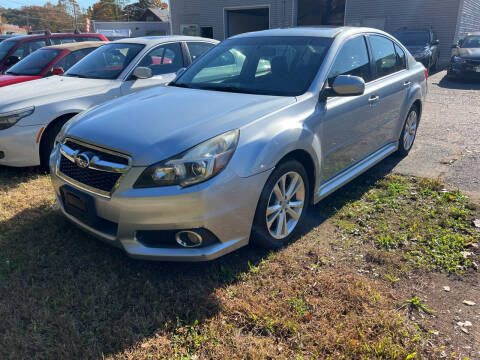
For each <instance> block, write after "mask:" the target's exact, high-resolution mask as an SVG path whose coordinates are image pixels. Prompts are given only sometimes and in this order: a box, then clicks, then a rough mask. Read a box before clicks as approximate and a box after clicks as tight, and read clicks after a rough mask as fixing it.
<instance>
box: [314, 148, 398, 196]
mask: <svg viewBox="0 0 480 360" xmlns="http://www.w3.org/2000/svg"><path fill="white" fill-rule="evenodd" d="M397 149H398V143H397V142H395V143H390V144H387V145H385V146H384V147H382V148H380V149H378V150H377V151H375V152H374V153H373V154H371V155H368V156H367V157H366V158H364V159H363V160H360V161H359V162H357V163H356V164H354V165H352V166H350V167H349V168H348V169H346V170H344V171H343V172H341V173H340V174H338V175H337V176H335V177H333V178H332V179H330V180H328V181H327V182H325V183H323V184H321V185H320V186H319V188H318V189H317V191H316V192H315V196H314V199H313V201H314V203H315V204H316V203H317V202H319V201H320V200H322V199H323V198H325V197H326V196H328V195H330V194H331V193H332V192H334V191H335V190H338V189H339V188H341V187H342V186H343V185H345V184H346V183H348V182H350V181H351V180H353V179H355V178H356V177H357V176H359V175H361V174H362V173H364V172H365V171H367V170H368V169H370V168H371V167H372V166H374V165H376V164H378V163H379V162H380V161H382V160H383V159H385V158H386V157H387V156H389V155H390V154H393V153H394V152H395V151H397Z"/></svg>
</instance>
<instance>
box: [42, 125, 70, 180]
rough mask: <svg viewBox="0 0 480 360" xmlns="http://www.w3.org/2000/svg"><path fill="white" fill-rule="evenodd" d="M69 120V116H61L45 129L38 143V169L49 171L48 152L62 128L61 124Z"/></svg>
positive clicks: (50, 150)
mask: <svg viewBox="0 0 480 360" xmlns="http://www.w3.org/2000/svg"><path fill="white" fill-rule="evenodd" d="M68 120H69V118H63V119H59V120H57V121H55V122H54V123H53V124H52V125H51V126H49V127H48V128H47V130H45V132H44V133H43V136H42V142H41V143H40V169H41V170H42V171H45V172H49V166H48V164H49V161H50V153H51V152H52V150H53V145H54V142H55V138H56V137H57V135H58V133H59V132H60V130H61V129H62V126H63V125H64V124H65V123H66V122H67V121H68Z"/></svg>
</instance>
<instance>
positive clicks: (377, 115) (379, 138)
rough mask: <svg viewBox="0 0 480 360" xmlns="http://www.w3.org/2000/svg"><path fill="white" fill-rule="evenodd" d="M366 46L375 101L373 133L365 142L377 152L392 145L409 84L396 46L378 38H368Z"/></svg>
mask: <svg viewBox="0 0 480 360" xmlns="http://www.w3.org/2000/svg"><path fill="white" fill-rule="evenodd" d="M368 42H369V44H370V47H371V54H372V60H373V63H374V78H373V81H372V83H371V89H372V91H373V95H374V96H376V97H377V101H376V102H375V104H374V107H373V109H372V110H373V114H372V116H373V118H372V126H373V131H372V132H371V133H370V134H369V136H367V138H366V140H367V141H368V142H369V143H370V144H372V147H373V148H374V149H378V148H380V147H382V146H383V145H386V144H388V143H390V142H392V141H396V136H397V134H395V131H396V128H397V126H398V121H401V120H402V119H400V116H401V109H402V108H403V104H404V102H405V100H406V96H407V92H408V89H409V88H410V87H411V86H412V81H411V79H410V73H409V72H408V70H407V66H406V59H405V53H404V52H403V50H402V49H401V48H400V46H398V45H397V44H395V43H394V42H393V41H392V40H390V39H389V38H387V37H385V36H382V35H369V36H368Z"/></svg>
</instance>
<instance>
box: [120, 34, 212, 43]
mask: <svg viewBox="0 0 480 360" xmlns="http://www.w3.org/2000/svg"><path fill="white" fill-rule="evenodd" d="M171 41H206V42H210V43H212V44H217V43H218V42H219V41H218V40H214V39H209V38H202V37H198V36H183V35H167V36H143V37H136V38H125V39H120V40H115V41H112V42H113V43H129V44H143V45H153V44H161V43H163V42H171Z"/></svg>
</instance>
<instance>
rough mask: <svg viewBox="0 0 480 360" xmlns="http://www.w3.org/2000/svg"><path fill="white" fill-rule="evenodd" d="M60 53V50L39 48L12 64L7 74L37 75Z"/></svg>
mask: <svg viewBox="0 0 480 360" xmlns="http://www.w3.org/2000/svg"><path fill="white" fill-rule="evenodd" d="M61 53H62V51H61V50H53V49H40V50H38V51H35V52H34V53H32V54H30V55H29V56H27V57H26V58H25V59H23V60H21V61H20V62H18V63H17V64H15V65H13V66H12V67H11V68H10V69H9V70H8V71H7V74H8V75H31V76H38V75H40V73H41V72H42V71H43V70H44V69H45V67H46V66H47V65H48V64H50V63H51V62H52V61H53V60H54V59H55V58H56V57H57V56H58V55H60V54H61Z"/></svg>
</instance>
